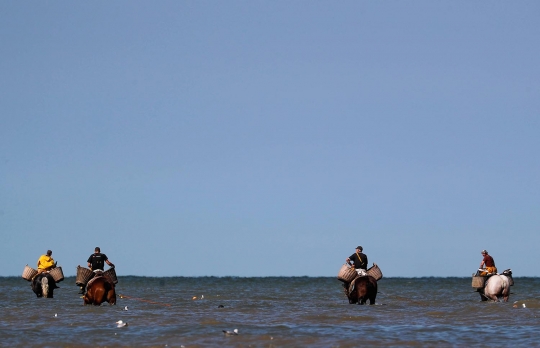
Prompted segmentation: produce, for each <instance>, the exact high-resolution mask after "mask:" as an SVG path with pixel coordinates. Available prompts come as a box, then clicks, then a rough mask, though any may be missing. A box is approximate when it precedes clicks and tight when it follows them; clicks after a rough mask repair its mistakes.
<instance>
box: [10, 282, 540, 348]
mask: <svg viewBox="0 0 540 348" xmlns="http://www.w3.org/2000/svg"><path fill="white" fill-rule="evenodd" d="M118 280H119V283H118V284H117V288H116V292H117V295H118V302H117V305H116V306H109V305H108V304H104V305H102V306H99V307H95V306H83V301H82V299H81V295H79V294H78V293H77V292H78V287H77V286H76V285H75V278H74V277H67V278H66V279H65V280H64V281H63V282H61V283H59V286H60V289H56V290H55V293H54V298H53V299H46V298H37V297H36V296H35V295H34V293H33V292H32V290H31V289H30V286H29V284H30V283H29V282H27V281H25V280H24V279H22V278H18V277H3V278H2V277H0V310H1V312H0V313H1V316H0V345H1V346H3V347H367V346H399V347H403V346H406V347H409V346H410V347H435V346H436V347H453V346H458V347H463V346H479V347H480V346H483V347H486V346H498V347H501V346H506V345H512V346H518V347H534V346H537V347H538V346H540V278H518V277H516V278H514V280H515V285H514V286H513V287H512V294H511V295H510V300H509V302H507V303H504V302H481V301H480V296H479V295H478V294H477V293H476V292H474V289H473V288H472V287H471V278H470V277H468V278H383V279H381V280H380V281H379V293H378V295H377V301H376V302H377V303H376V305H373V306H370V305H363V306H362V305H351V304H349V303H348V301H347V298H346V297H345V295H344V293H343V288H342V287H341V283H340V282H339V281H338V280H337V279H336V278H327V277H325V278H310V277H269V278H241V277H223V278H214V277H201V278H185V277H170V278H157V277H156V278H153V277H133V276H127V277H122V276H121V275H119V276H118ZM126 306H127V310H126ZM55 315H56V316H55ZM118 320H122V321H124V322H127V323H128V326H125V327H121V328H118V327H117V325H116V321H118ZM234 329H238V332H239V334H238V335H237V336H226V335H225V334H224V333H223V331H222V330H230V331H232V330H234Z"/></svg>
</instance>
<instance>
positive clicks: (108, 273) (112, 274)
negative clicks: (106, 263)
mask: <svg viewBox="0 0 540 348" xmlns="http://www.w3.org/2000/svg"><path fill="white" fill-rule="evenodd" d="M103 276H104V277H107V278H108V279H109V280H110V281H111V282H112V283H113V284H116V283H118V278H116V271H115V270H114V268H109V269H108V270H106V271H105V272H103Z"/></svg>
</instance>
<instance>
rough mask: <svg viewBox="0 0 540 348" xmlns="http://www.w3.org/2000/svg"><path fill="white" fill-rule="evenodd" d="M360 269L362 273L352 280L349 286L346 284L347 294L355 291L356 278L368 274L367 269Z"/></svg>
mask: <svg viewBox="0 0 540 348" xmlns="http://www.w3.org/2000/svg"><path fill="white" fill-rule="evenodd" d="M360 271H361V272H360V274H358V275H357V276H356V277H355V278H354V279H353V280H351V282H350V283H349V286H348V287H346V286H345V292H346V294H347V296H349V294H350V293H351V292H353V291H354V284H355V283H356V279H358V278H362V277H367V276H368V274H367V272H366V271H365V270H363V269H361V270H360Z"/></svg>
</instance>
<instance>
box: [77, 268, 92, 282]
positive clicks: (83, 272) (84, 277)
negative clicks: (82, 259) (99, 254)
mask: <svg viewBox="0 0 540 348" xmlns="http://www.w3.org/2000/svg"><path fill="white" fill-rule="evenodd" d="M93 276H94V274H93V272H92V271H91V270H90V269H88V268H85V267H81V266H77V278H76V279H75V284H77V285H86V283H88V281H89V280H90V279H92V277H93Z"/></svg>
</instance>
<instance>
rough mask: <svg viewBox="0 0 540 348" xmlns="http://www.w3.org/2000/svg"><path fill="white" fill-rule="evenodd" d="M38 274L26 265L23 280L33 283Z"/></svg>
mask: <svg viewBox="0 0 540 348" xmlns="http://www.w3.org/2000/svg"><path fill="white" fill-rule="evenodd" d="M36 274H37V270H35V269H33V268H32V267H30V266H28V265H26V266H25V267H24V271H23V273H22V277H23V279H26V280H28V281H31V280H32V278H34V276H35V275H36Z"/></svg>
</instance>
